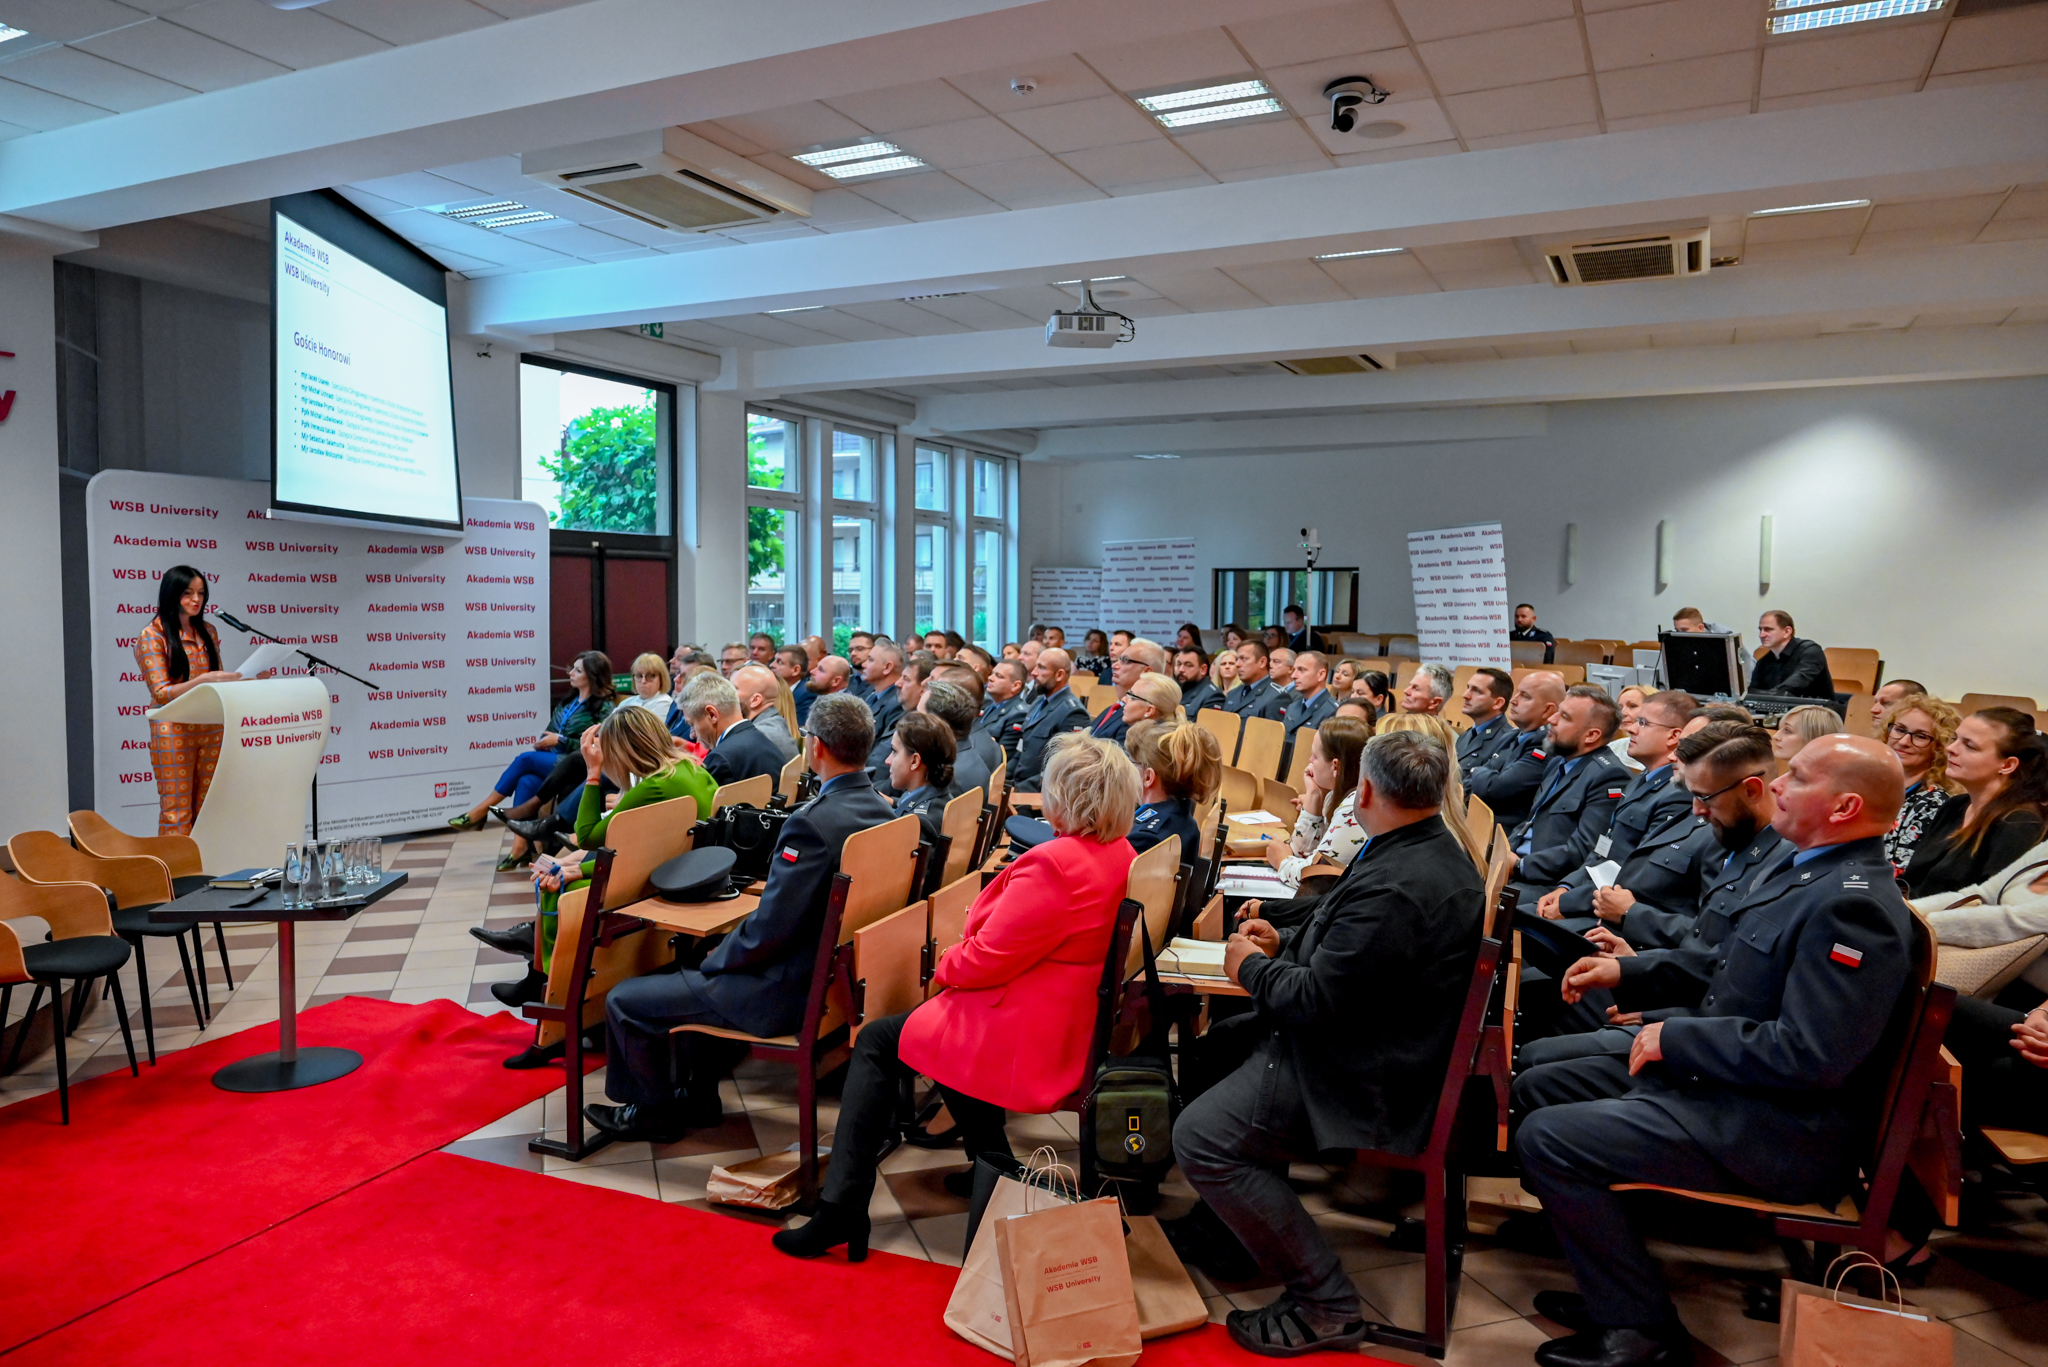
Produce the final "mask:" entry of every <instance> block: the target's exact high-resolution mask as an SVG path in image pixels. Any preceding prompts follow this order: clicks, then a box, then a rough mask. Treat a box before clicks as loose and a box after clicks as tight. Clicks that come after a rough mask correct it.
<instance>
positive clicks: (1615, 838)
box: [1558, 764, 1692, 914]
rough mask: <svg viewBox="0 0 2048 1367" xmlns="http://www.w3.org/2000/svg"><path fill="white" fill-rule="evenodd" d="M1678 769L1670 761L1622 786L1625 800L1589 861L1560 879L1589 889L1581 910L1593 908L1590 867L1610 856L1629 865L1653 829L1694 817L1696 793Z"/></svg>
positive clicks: (1570, 886) (1565, 884) (1569, 885)
mask: <svg viewBox="0 0 2048 1367" xmlns="http://www.w3.org/2000/svg"><path fill="white" fill-rule="evenodd" d="M1677 773H1678V766H1676V765H1674V764H1667V765H1665V766H1664V767H1663V768H1661V769H1651V770H1648V771H1646V772H1644V773H1640V774H1637V775H1636V776H1635V777H1634V778H1632V779H1630V780H1629V783H1628V787H1626V788H1624V789H1622V790H1621V801H1620V802H1619V803H1617V804H1615V808H1614V815H1613V816H1612V817H1611V818H1609V824H1608V827H1607V829H1606V831H1604V832H1603V833H1602V834H1601V835H1600V837H1599V838H1598V839H1597V840H1595V841H1594V842H1593V849H1592V852H1591V853H1589V854H1588V855H1587V856H1586V862H1585V863H1584V864H1583V865H1581V866H1580V867H1578V868H1576V869H1573V870H1572V871H1571V872H1570V873H1568V874H1566V875H1565V876H1564V877H1562V878H1560V879H1558V886H1559V887H1561V888H1564V889H1566V890H1567V891H1574V890H1578V889H1584V890H1585V911H1584V912H1582V913H1581V914H1586V913H1590V912H1591V911H1592V909H1593V894H1592V888H1593V876H1592V874H1591V873H1589V872H1588V870H1589V869H1591V868H1592V867H1593V866H1594V865H1595V864H1602V863H1605V862H1606V861H1608V860H1610V859H1611V860H1613V861H1614V862H1615V863H1616V864H1620V865H1626V864H1627V863H1628V861H1629V859H1630V858H1631V857H1632V856H1633V855H1634V854H1635V852H1636V846H1637V845H1640V844H1641V843H1642V842H1643V838H1644V837H1645V836H1647V835H1648V834H1649V833H1650V832H1651V831H1662V830H1664V829H1665V828H1666V827H1668V826H1671V825H1673V824H1675V823H1679V822H1683V821H1685V820H1686V819H1688V818H1690V817H1691V815H1692V794H1691V793H1688V792H1687V791H1686V790H1685V787H1684V785H1682V784H1678V783H1673V782H1672V781H1671V780H1672V778H1673V777H1674V776H1676V774H1677Z"/></svg>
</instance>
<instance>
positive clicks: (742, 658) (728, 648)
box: [718, 641, 753, 679]
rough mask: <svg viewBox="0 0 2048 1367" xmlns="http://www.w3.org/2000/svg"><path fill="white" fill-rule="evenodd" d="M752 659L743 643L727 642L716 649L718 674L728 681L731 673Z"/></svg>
mask: <svg viewBox="0 0 2048 1367" xmlns="http://www.w3.org/2000/svg"><path fill="white" fill-rule="evenodd" d="M751 659H753V655H752V654H751V653H750V652H749V651H748V650H747V644H746V642H744V641H727V642H726V643H725V644H724V645H722V646H720V647H719V648H718V672H719V673H721V674H723V675H725V677H726V678H728V679H730V678H731V677H732V675H733V671H734V670H736V669H738V668H739V667H740V666H741V665H743V664H746V663H747V662H748V661H749V660H751Z"/></svg>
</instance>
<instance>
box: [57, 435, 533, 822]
mask: <svg viewBox="0 0 2048 1367" xmlns="http://www.w3.org/2000/svg"><path fill="white" fill-rule="evenodd" d="M86 497H87V508H88V514H87V520H86V526H87V535H88V540H89V545H90V549H89V552H88V555H89V563H90V566H91V571H90V572H91V575H92V632H93V736H94V741H93V750H94V760H95V765H94V769H95V773H94V803H95V805H96V806H97V807H98V809H99V811H100V813H101V815H103V816H105V817H106V818H107V819H108V820H110V821H112V822H113V823H114V824H115V825H117V826H119V827H120V828H121V829H122V830H125V831H129V832H132V833H134V834H136V835H154V834H156V814H157V796H156V777H155V774H154V772H153V771H152V770H151V768H150V760H149V722H148V720H147V719H146V718H145V717H144V715H143V714H144V712H145V711H147V710H148V708H149V705H150V702H149V690H148V688H147V687H146V686H145V685H144V683H143V681H142V675H141V672H140V670H139V669H138V668H137V666H136V663H135V638H136V636H137V635H138V634H139V633H140V632H141V630H142V629H143V628H144V627H146V626H148V625H149V621H150V618H152V617H153V616H155V614H156V593H157V584H158V581H159V580H160V579H161V578H162V577H163V572H164V571H165V570H167V569H169V568H170V567H171V566H173V565H190V566H192V567H193V568H195V569H197V570H199V571H200V572H201V573H203V574H205V576H206V579H207V583H208V585H209V588H210V591H211V603H212V606H213V607H214V608H216V609H225V610H227V611H228V612H230V613H233V614H234V615H235V616H237V617H239V618H241V619H242V620H243V621H245V622H247V623H248V624H249V625H250V626H253V627H258V628H261V629H262V630H264V631H267V632H269V633H270V634H271V635H273V636H276V637H277V638H278V639H279V640H282V641H286V642H289V643H291V644H293V645H298V646H303V647H304V648H305V649H307V650H310V651H311V652H312V653H313V654H315V655H318V656H321V657H322V658H324V659H327V660H331V661H333V662H334V663H335V664H336V665H339V666H340V667H341V668H343V669H346V670H348V671H349V672H351V673H354V674H360V675H361V676H362V677H364V678H365V679H369V680H371V681H372V682H373V683H375V684H376V685H377V689H376V691H374V692H373V691H370V690H366V689H365V688H363V686H362V685H361V684H357V683H352V682H350V681H349V680H347V679H344V678H341V677H339V676H337V675H333V674H326V675H323V680H324V682H325V683H326V684H327V686H328V697H329V699H330V702H331V708H332V711H331V715H330V717H329V719H328V721H329V731H328V737H327V753H326V754H325V755H323V756H322V757H321V760H320V772H319V779H318V787H319V799H320V834H321V835H322V836H323V837H333V836H342V835H383V834H395V833H398V832H403V831H417V830H423V829H426V828H428V827H432V826H436V825H438V824H440V823H441V822H442V821H445V820H446V819H447V818H448V817H450V816H453V815H455V814H456V813H457V812H460V811H464V810H466V809H468V808H469V807H470V806H472V805H473V804H474V803H475V802H476V801H477V799H478V798H480V797H482V796H483V795H484V794H485V793H487V792H489V791H490V788H491V781H492V780H493V779H495V778H496V777H497V776H498V772H499V771H500V770H501V769H503V768H504V766H505V765H506V763H507V762H509V761H510V759H511V758H512V756H514V755H516V754H518V753H519V752H520V751H521V750H523V749H526V748H527V747H528V746H530V745H531V744H532V742H533V738H534V737H535V736H537V735H539V734H540V732H541V730H542V729H543V726H544V724H545V722H546V720H547V711H548V522H547V516H546V514H545V513H544V512H542V510H541V509H540V507H539V506H538V505H536V504H532V503H520V502H514V501H511V500H506V499H489V498H465V499H463V500H462V507H463V521H464V524H465V533H464V536H463V538H462V539H461V540H460V541H457V540H454V539H452V538H447V537H432V536H422V535H418V534H414V533H405V532H387V531H372V530H368V529H357V528H352V527H333V526H325V525H318V524H313V523H305V522H284V521H271V520H270V519H269V518H268V517H266V516H265V509H267V508H268V507H269V504H270V487H269V486H268V485H266V484H261V483H249V482H245V481H241V480H226V479H195V478H191V477H189V476H184V475H158V474H147V473H143V472H140V471H133V470H109V471H106V472H104V473H102V474H99V475H96V476H94V477H93V481H92V484H91V485H90V486H89V488H88V490H87V495H86ZM214 625H215V628H216V629H217V630H218V631H219V632H220V645H221V667H222V668H224V669H233V668H234V667H235V666H236V665H237V664H239V663H240V662H241V661H242V660H243V659H245V658H247V657H248V655H249V653H250V651H251V650H252V648H253V643H252V641H251V639H250V638H249V637H247V636H244V635H243V634H242V633H241V632H238V631H234V630H231V629H229V628H228V627H227V626H226V625H225V624H223V623H221V622H219V621H218V620H216V621H215V623H214ZM202 667H203V665H202ZM281 672H282V673H285V674H294V673H305V672H306V671H305V670H304V669H303V668H298V667H288V668H286V669H284V670H283V671H281ZM280 853H282V851H280Z"/></svg>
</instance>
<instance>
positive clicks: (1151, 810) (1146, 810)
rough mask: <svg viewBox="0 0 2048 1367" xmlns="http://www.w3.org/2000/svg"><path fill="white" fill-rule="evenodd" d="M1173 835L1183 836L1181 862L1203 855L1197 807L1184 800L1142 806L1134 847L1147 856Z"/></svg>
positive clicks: (1133, 826) (1133, 830) (1134, 826)
mask: <svg viewBox="0 0 2048 1367" xmlns="http://www.w3.org/2000/svg"><path fill="white" fill-rule="evenodd" d="M1169 835H1177V836H1179V837H1180V862H1181V863H1183V864H1186V863H1189V862H1190V861H1192V860H1193V859H1194V858H1195V857H1196V856H1197V855H1199V854H1200V853H1201V852H1202V832H1201V828H1200V827H1198V826H1196V825H1195V804H1194V803H1192V802H1190V801H1189V800H1188V799H1186V798H1184V797H1170V798H1167V799H1166V800H1165V801H1164V802H1145V803H1141V804H1139V806H1138V815H1137V818H1136V819H1135V820H1133V821H1132V822H1131V836H1130V840H1131V848H1132V849H1134V850H1136V851H1137V852H1138V853H1139V854H1143V853H1144V852H1145V851H1147V850H1149V849H1151V848H1152V847H1153V846H1154V845H1157V844H1158V843H1159V842H1160V841H1162V840H1164V839H1166V837H1168V836H1169ZM1153 948H1155V949H1156V948H1158V946H1156V945H1155V946H1153Z"/></svg>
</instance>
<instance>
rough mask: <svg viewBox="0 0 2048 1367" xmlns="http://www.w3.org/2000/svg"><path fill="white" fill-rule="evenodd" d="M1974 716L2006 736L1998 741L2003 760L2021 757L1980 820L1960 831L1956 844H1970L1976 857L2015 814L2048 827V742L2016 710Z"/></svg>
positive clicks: (2029, 719)
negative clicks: (2033, 818)
mask: <svg viewBox="0 0 2048 1367" xmlns="http://www.w3.org/2000/svg"><path fill="white" fill-rule="evenodd" d="M1970 715H1971V716H1972V717H1974V718H1976V719H1977V720H1978V721H1981V722H1985V723H1987V724H1989V725H1991V726H1995V727H1997V728H1998V729H1999V730H2001V731H2003V732H2004V733H2005V734H2004V735H2003V736H2001V737H2000V738H1999V741H1998V757H1999V758H2000V759H2012V758H2014V757H2015V756H2017V757H2018V759H2019V762H2020V767H2019V768H2017V769H2015V770H2013V774H2012V777H2011V778H2009V779H2007V780H2006V784H2005V787H2003V788H2001V789H1999V790H1998V794H1997V796H1995V797H1993V798H1992V799H1991V800H1990V801H1989V802H1987V803H1985V804H1984V810H1983V811H1981V812H1979V813H1977V816H1976V819H1975V820H1973V821H1965V822H1964V823H1963V827H1962V829H1961V830H1959V831H1957V832H1956V842H1957V843H1958V844H1962V843H1964V842H1968V844H1969V847H1970V853H1971V854H1975V853H1976V852H1977V851H1978V850H1979V849H1981V848H1983V845H1984V837H1985V836H1987V835H1989V834H1990V833H1991V828H1992V827H1993V826H1996V825H1997V824H1998V823H1999V822H2000V821H2003V820H2004V819H2005V818H2006V817H2008V816H2010V815H2011V814H2012V813H2014V812H2032V813H2033V814H2034V815H2035V816H2036V817H2037V818H2039V819H2040V820H2041V821H2042V822H2043V823H2044V824H2048V739H2044V738H2043V737H2042V735H2041V733H2040V732H2039V731H2037V730H2035V729H2034V719H2033V718H2032V717H2030V716H2028V715H2027V714H2026V713H2025V712H2022V711H2020V710H2019V709H2018V708H2016V707H1986V708H1982V709H1980V710H1978V711H1976V712H1973V713H1971V714H1970Z"/></svg>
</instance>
